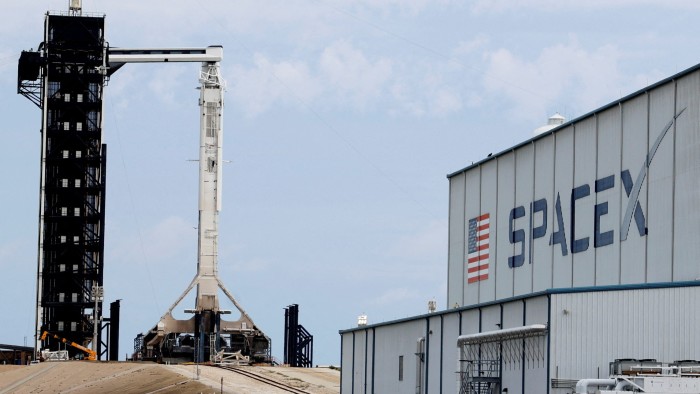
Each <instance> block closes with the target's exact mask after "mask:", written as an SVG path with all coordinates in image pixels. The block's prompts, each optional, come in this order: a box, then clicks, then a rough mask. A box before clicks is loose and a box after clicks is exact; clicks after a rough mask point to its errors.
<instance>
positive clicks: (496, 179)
mask: <svg viewBox="0 0 700 394" xmlns="http://www.w3.org/2000/svg"><path fill="white" fill-rule="evenodd" d="M448 179H449V182H450V196H449V243H448V244H449V246H448V248H449V250H448V294H447V300H448V306H449V308H451V309H448V310H446V311H443V312H439V313H433V314H428V315H423V316H417V317H415V318H410V319H403V320H397V321H392V322H386V323H380V324H375V325H370V326H361V327H357V328H353V329H348V330H343V331H341V332H340V333H341V341H342V345H341V349H342V354H341V359H342V375H341V387H342V389H341V390H342V392H343V393H375V392H376V393H383V392H402V393H403V392H416V393H442V392H446V393H447V392H450V393H452V392H465V393H482V392H483V393H486V392H488V393H492V392H499V393H500V392H505V389H508V391H507V392H508V393H511V394H512V393H570V392H572V389H573V386H574V385H575V383H576V381H577V380H579V379H583V378H596V377H601V378H606V377H607V376H608V368H609V363H610V362H612V361H613V360H615V359H625V358H632V359H656V360H658V361H665V362H673V361H676V360H698V359H700V343H698V341H697V340H696V339H695V338H693V335H692V331H691V330H692V329H693V328H694V327H695V326H696V325H697V320H698V319H700V315H699V314H698V312H697V310H698V308H697V305H695V304H696V303H697V299H698V296H699V295H700V287H698V286H699V285H700V282H698V281H697V279H698V278H700V264H698V263H697V260H696V256H698V255H700V243H698V242H697V241H696V240H697V238H698V237H699V236H700V212H699V211H698V210H697V209H696V207H698V206H700V65H698V66H695V67H693V68H690V69H688V70H686V71H683V72H681V73H679V74H677V75H674V76H672V77H670V78H668V79H665V80H663V81H660V82H658V83H656V84H654V85H652V86H649V87H647V88H644V89H642V90H640V91H638V92H636V93H634V94H631V95H629V96H627V97H624V98H622V99H620V100H618V101H615V102H613V103H610V104H608V105H606V106H604V107H602V108H600V109H597V110H595V111H593V112H590V113H588V114H586V115H584V116H581V117H579V118H577V119H575V120H573V121H570V122H567V123H565V124H562V125H561V126H558V127H555V128H554V129H552V130H550V131H547V132H545V133H543V134H540V135H537V136H535V137H534V138H532V139H531V140H528V141H526V142H523V143H521V144H519V145H517V146H515V147H513V148H511V149H508V150H506V151H503V152H501V153H499V154H494V155H492V156H490V157H488V158H486V159H485V160H483V161H481V162H478V163H476V164H474V165H471V166H469V167H467V168H464V169H462V170H459V171H457V172H454V173H452V174H450V175H448Z"/></svg>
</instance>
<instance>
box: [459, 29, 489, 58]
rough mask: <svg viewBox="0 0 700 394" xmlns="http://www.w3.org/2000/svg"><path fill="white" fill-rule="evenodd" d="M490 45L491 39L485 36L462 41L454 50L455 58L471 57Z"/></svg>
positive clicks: (481, 35)
mask: <svg viewBox="0 0 700 394" xmlns="http://www.w3.org/2000/svg"><path fill="white" fill-rule="evenodd" d="M488 43H489V39H488V37H487V36H485V35H484V34H477V35H476V36H475V37H474V38H472V39H471V40H468V41H460V42H459V44H457V46H456V47H455V48H454V49H453V50H452V56H453V57H460V56H465V55H471V54H472V53H474V52H476V51H477V50H478V49H482V48H484V47H485V46H486V45H487V44H488Z"/></svg>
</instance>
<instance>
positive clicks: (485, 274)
mask: <svg viewBox="0 0 700 394" xmlns="http://www.w3.org/2000/svg"><path fill="white" fill-rule="evenodd" d="M467 234H468V237H467V283H475V282H478V281H480V280H485V279H488V278H489V214H488V213H485V214H483V215H481V216H478V217H475V218H473V219H469V231H468V233H467Z"/></svg>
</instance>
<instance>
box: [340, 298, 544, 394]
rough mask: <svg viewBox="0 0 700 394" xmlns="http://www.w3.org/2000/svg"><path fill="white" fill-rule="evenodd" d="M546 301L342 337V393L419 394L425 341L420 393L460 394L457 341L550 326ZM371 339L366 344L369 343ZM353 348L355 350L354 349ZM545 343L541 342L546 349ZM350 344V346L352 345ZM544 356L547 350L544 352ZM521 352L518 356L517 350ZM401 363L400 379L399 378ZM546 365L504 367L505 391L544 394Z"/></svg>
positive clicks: (507, 364) (428, 317)
mask: <svg viewBox="0 0 700 394" xmlns="http://www.w3.org/2000/svg"><path fill="white" fill-rule="evenodd" d="M547 316H548V300H547V296H546V295H545V296H538V297H534V298H522V299H518V300H512V301H509V302H505V303H502V304H491V305H484V306H480V307H474V308H471V309H459V310H453V311H446V312H442V313H436V314H432V315H424V316H418V317H416V318H415V319H408V320H404V321H399V322H390V323H388V324H385V325H381V324H380V325H376V326H370V327H366V328H357V329H353V330H351V331H346V332H343V333H341V337H342V343H343V346H342V349H343V354H342V372H341V374H342V387H341V392H342V393H343V394H346V393H352V394H360V393H361V394H365V393H416V382H417V373H418V369H417V363H418V362H419V361H418V357H417V356H416V355H415V353H416V342H417V340H418V339H419V338H425V339H426V342H425V348H424V349H425V357H424V361H423V363H422V366H421V368H420V371H421V373H422V378H421V382H422V385H421V389H420V393H426V394H427V393H431V394H432V393H455V392H458V374H457V371H458V370H459V363H458V361H459V355H458V351H457V337H459V335H463V334H474V333H479V332H487V331H496V330H500V329H503V328H513V327H520V326H523V325H525V324H544V323H546V322H547ZM365 338H367V341H365ZM353 343H354V347H353V345H352V344H353ZM545 343H546V342H543V345H544V344H545ZM348 344H349V345H348ZM542 351H543V352H546V349H544V348H543V349H542ZM516 353H519V351H516ZM401 359H402V360H403V374H402V376H401V377H402V379H400V378H399V376H400V373H399V368H400V360H401ZM546 365H547V364H546V362H545V360H541V361H539V362H537V363H531V362H523V361H522V360H520V361H515V362H504V366H503V371H502V377H503V388H506V387H507V388H508V389H509V392H510V393H518V392H523V391H522V388H523V383H524V384H525V387H526V390H525V392H527V393H536V392H537V393H539V392H544V390H546V386H547V373H546V371H547V368H546Z"/></svg>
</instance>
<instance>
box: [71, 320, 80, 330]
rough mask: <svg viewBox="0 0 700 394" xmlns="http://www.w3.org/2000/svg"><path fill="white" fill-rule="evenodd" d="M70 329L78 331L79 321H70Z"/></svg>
mask: <svg viewBox="0 0 700 394" xmlns="http://www.w3.org/2000/svg"><path fill="white" fill-rule="evenodd" d="M70 330H71V331H78V323H77V322H74V321H72V322H70Z"/></svg>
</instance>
